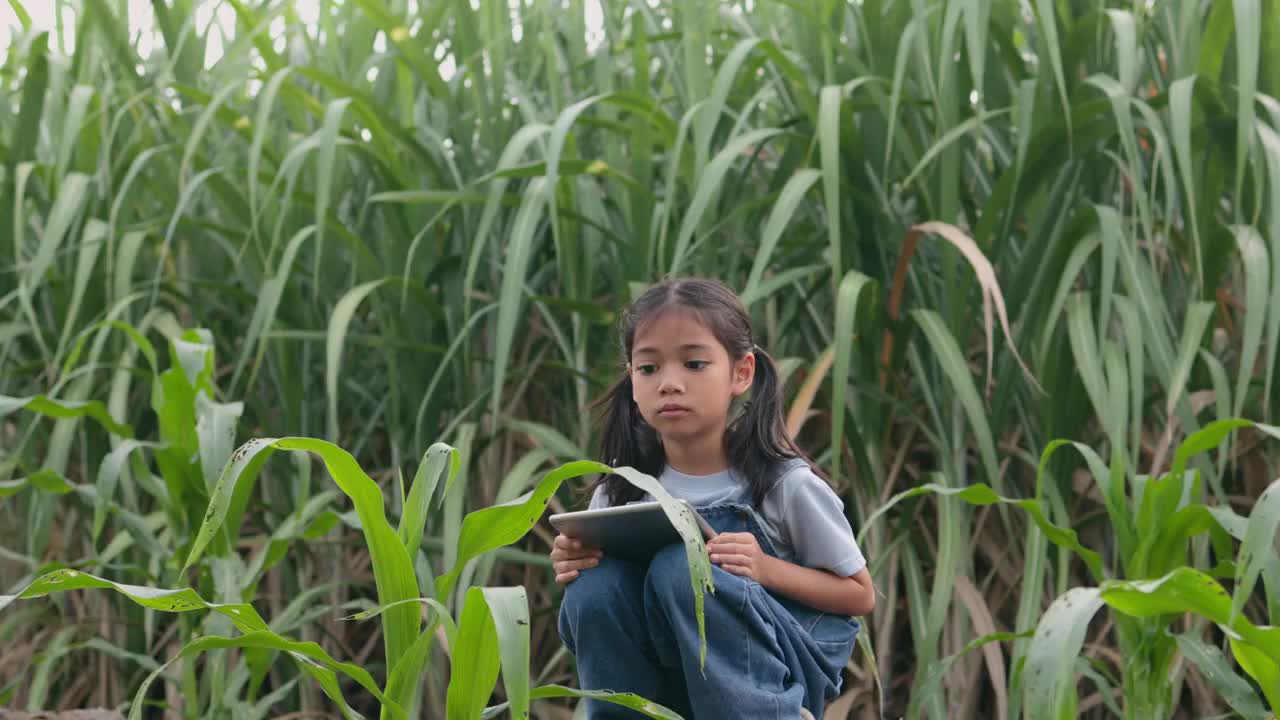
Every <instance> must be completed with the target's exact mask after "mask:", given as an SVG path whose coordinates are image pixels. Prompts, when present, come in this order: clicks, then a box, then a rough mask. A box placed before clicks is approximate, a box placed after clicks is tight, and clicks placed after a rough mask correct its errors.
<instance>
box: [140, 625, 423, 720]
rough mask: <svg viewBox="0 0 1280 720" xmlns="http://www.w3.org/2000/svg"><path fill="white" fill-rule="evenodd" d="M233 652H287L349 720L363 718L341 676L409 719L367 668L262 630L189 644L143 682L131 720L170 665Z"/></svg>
mask: <svg viewBox="0 0 1280 720" xmlns="http://www.w3.org/2000/svg"><path fill="white" fill-rule="evenodd" d="M232 648H240V649H246V650H247V649H260V650H277V651H284V652H287V653H288V654H289V655H290V657H292V658H293V660H294V661H295V662H296V663H297V665H298V669H299V670H301V671H302V672H304V673H306V674H307V675H308V676H309V677H311V678H312V679H313V680H315V681H316V682H318V683H319V684H320V687H321V688H322V689H323V690H324V692H325V694H326V695H328V696H329V698H330V699H331V700H333V701H334V702H336V703H338V705H339V707H341V708H342V709H343V711H344V712H345V713H346V714H348V715H349V716H354V717H360V715H359V714H358V713H356V712H355V711H354V710H352V709H351V708H350V707H349V706H348V705H347V703H346V701H345V700H344V699H343V697H342V690H341V689H340V687H339V685H338V677H337V674H338V673H339V672H341V673H342V674H344V675H346V676H347V677H350V678H351V679H353V680H355V681H356V682H357V683H359V684H360V686H361V687H363V688H364V689H365V690H367V691H369V693H370V694H371V695H373V696H374V697H375V698H377V699H378V701H379V702H381V703H383V707H384V708H385V709H388V710H390V711H391V713H392V716H393V717H396V718H404V717H405V714H404V711H403V710H402V709H401V708H400V707H399V706H398V705H396V704H395V703H393V702H391V700H390V698H388V697H387V696H385V695H384V694H383V693H382V691H381V690H379V689H378V685H377V683H375V682H374V681H373V678H372V677H371V676H370V675H369V673H368V672H366V671H365V670H364V669H363V668H361V667H359V666H357V665H352V664H350V663H343V662H338V661H337V660H334V659H333V658H332V657H330V656H329V654H328V653H326V652H325V651H324V649H323V648H321V647H320V646H319V645H317V644H316V643H313V642H297V641H293V640H289V639H287V638H284V637H281V636H279V635H277V634H275V633H273V632H271V631H269V630H258V631H253V632H247V633H245V634H244V635H242V636H240V637H235V638H228V637H218V636H207V637H202V638H198V639H196V640H192V641H191V642H189V643H187V644H186V645H185V646H184V647H183V648H182V651H181V652H180V653H179V654H178V655H177V656H176V657H173V658H171V659H170V660H169V661H168V662H166V663H165V664H164V665H162V666H161V667H160V669H158V670H156V671H154V672H152V673H151V674H150V675H148V676H147V678H146V680H144V681H143V682H142V685H141V686H140V687H139V688H138V692H137V694H136V695H134V698H133V704H132V706H131V707H130V708H129V720H141V718H142V717H143V710H144V708H145V707H146V703H145V700H146V696H147V692H148V691H149V690H150V689H151V684H152V683H154V682H155V680H156V678H158V677H159V676H160V674H161V673H163V672H164V671H165V670H166V669H167V668H168V667H169V665H171V664H172V663H174V662H176V661H178V660H181V659H184V658H190V657H194V656H196V655H199V654H200V653H204V652H209V651H210V650H228V649H232Z"/></svg>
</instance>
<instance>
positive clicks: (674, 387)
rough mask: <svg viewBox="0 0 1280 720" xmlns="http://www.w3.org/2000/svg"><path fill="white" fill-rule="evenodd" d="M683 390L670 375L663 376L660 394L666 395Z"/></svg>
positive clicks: (659, 389)
mask: <svg viewBox="0 0 1280 720" xmlns="http://www.w3.org/2000/svg"><path fill="white" fill-rule="evenodd" d="M682 389H683V388H682V387H681V386H680V383H679V381H677V379H676V378H674V377H672V376H671V375H670V374H664V375H663V376H662V381H661V382H659V383H658V392H660V393H662V394H664V395H665V394H668V393H673V392H680V391H682Z"/></svg>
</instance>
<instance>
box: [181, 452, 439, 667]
mask: <svg viewBox="0 0 1280 720" xmlns="http://www.w3.org/2000/svg"><path fill="white" fill-rule="evenodd" d="M277 449H279V450H295V451H304V452H309V453H314V454H316V455H319V456H320V458H321V459H322V460H323V461H324V464H325V468H326V469H327V470H328V471H329V475H330V477H332V478H333V481H334V483H336V484H337V485H338V488H339V489H340V490H342V492H343V493H345V494H346V495H347V497H349V498H351V500H352V502H353V504H354V505H355V509H356V514H357V516H358V517H359V518H360V524H361V529H362V531H363V533H364V539H365V543H366V544H367V547H368V549H369V555H370V558H371V560H372V564H373V575H374V582H375V584H376V585H377V588H378V602H379V603H381V604H384V605H386V604H390V603H393V602H396V601H399V600H406V599H409V598H414V597H417V594H418V593H417V582H416V581H415V579H414V572H413V563H412V562H411V561H410V559H409V555H408V553H407V552H406V551H405V547H404V544H403V543H402V542H401V541H400V537H399V535H397V534H396V531H395V530H393V529H392V528H391V525H390V524H389V523H388V522H387V518H386V514H385V511H384V509H383V497H382V491H381V490H380V489H379V488H378V485H377V483H375V482H374V481H373V479H372V478H370V477H369V476H368V475H367V474H365V472H364V470H362V469H361V468H360V466H359V464H357V463H356V461H355V458H353V457H352V456H351V454H350V453H348V452H347V451H345V450H343V449H342V448H339V447H337V446H336V445H333V444H331V443H327V442H325V441H323V440H315V439H312V438H300V437H293V438H281V439H274V438H254V439H252V440H249V441H248V442H246V443H244V444H243V445H241V446H240V448H239V449H238V450H236V452H235V453H234V454H232V456H231V461H230V462H228V463H227V465H226V467H225V468H223V470H222V475H221V477H220V478H219V479H218V484H217V486H215V487H214V490H213V493H212V495H211V496H210V499H209V508H208V510H207V511H206V512H205V516H204V521H203V522H202V523H201V525H200V529H199V530H198V531H197V533H196V537H195V540H194V541H193V542H192V546H191V553H190V554H189V555H188V556H187V560H186V563H185V565H184V567H183V571H184V572H185V571H186V568H189V567H191V566H192V565H193V564H194V563H195V562H196V561H197V560H198V559H199V558H200V555H201V553H203V552H204V550H205V548H206V547H208V545H209V542H210V541H211V540H212V539H213V537H214V534H215V533H217V532H219V531H220V530H221V528H222V527H223V525H224V523H226V522H227V519H228V518H227V514H228V509H229V507H230V505H231V499H232V495H233V493H237V492H240V493H244V492H246V491H244V490H238V486H240V485H242V484H243V485H246V486H247V485H251V484H252V483H253V481H254V480H255V479H256V477H257V474H258V471H259V470H260V469H261V468H262V465H263V464H264V463H265V462H266V460H267V459H268V458H269V457H270V456H271V455H272V454H273V453H274V452H275V451H276V450H277ZM237 526H238V523H237ZM419 624H420V623H419V618H418V613H417V612H416V610H415V608H412V607H409V606H407V605H401V606H397V607H396V608H394V609H393V610H390V611H388V612H387V613H386V614H385V616H384V618H383V638H384V640H385V643H386V656H387V667H389V668H393V669H394V668H395V666H396V663H397V662H398V661H399V660H400V658H401V657H402V656H403V655H404V654H405V652H406V651H407V650H408V649H409V646H410V645H411V644H412V643H413V642H414V638H415V637H417V635H418V626H419Z"/></svg>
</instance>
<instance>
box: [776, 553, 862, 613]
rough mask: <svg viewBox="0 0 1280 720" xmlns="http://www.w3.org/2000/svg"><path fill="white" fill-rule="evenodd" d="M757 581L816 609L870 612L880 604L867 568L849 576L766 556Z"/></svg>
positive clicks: (823, 610)
mask: <svg viewBox="0 0 1280 720" xmlns="http://www.w3.org/2000/svg"><path fill="white" fill-rule="evenodd" d="M762 559H763V566H762V567H761V570H763V572H762V573H761V575H760V577H758V578H756V582H758V583H760V584H761V585H763V586H765V588H767V589H769V590H772V591H774V592H776V593H779V594H781V595H786V596H787V597H789V598H791V599H793V600H798V601H800V602H802V603H804V604H805V605H808V606H809V607H811V608H814V609H815V610H821V611H822V612H825V613H831V614H833V615H858V616H861V615H869V614H870V613H871V611H872V610H874V609H875V607H876V590H875V587H874V586H873V585H872V584H871V573H869V572H867V569H866V568H863V569H861V570H859V571H858V572H856V573H854V574H853V575H851V576H849V577H842V576H840V575H836V574H835V573H832V572H827V571H826V570H815V569H813V568H807V567H804V566H803V565H796V564H794V563H789V562H787V561H786V560H781V559H779V558H776V557H773V556H772V555H764V556H762Z"/></svg>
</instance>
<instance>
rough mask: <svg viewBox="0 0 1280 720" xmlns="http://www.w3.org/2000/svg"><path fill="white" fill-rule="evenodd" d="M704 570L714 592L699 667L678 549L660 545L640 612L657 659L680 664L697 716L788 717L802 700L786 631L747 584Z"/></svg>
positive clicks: (755, 587) (707, 719)
mask: <svg viewBox="0 0 1280 720" xmlns="http://www.w3.org/2000/svg"><path fill="white" fill-rule="evenodd" d="M712 573H714V577H713V579H714V580H715V588H716V590H715V594H714V595H711V594H709V593H708V594H707V595H706V601H705V615H706V631H707V662H706V667H705V669H704V668H701V667H699V660H698V659H699V640H698V621H697V618H696V617H695V615H694V612H693V606H694V605H693V591H692V589H691V587H690V582H689V566H688V564H687V560H686V557H685V550H684V546H683V545H680V544H676V545H672V546H670V547H668V548H664V549H663V550H661V551H659V552H658V554H657V556H655V557H654V559H653V562H652V563H650V565H649V572H648V574H647V575H646V577H645V583H644V611H645V617H646V619H647V622H648V626H649V629H650V631H651V632H652V634H653V637H654V649H655V651H656V653H657V656H658V658H659V660H660V662H661V664H662V665H665V666H671V667H680V668H681V669H682V671H683V675H684V679H685V683H686V686H687V689H688V694H689V702H690V705H691V709H692V711H693V717H696V718H697V719H698V720H715V719H716V718H725V719H726V720H729V719H732V720H756V719H760V720H763V719H765V718H767V719H768V720H775V719H777V718H785V720H795V719H796V718H798V717H800V707H801V706H802V705H805V704H808V703H805V683H804V678H803V677H799V676H798V673H797V672H795V670H796V668H794V667H792V663H791V662H789V661H790V660H791V659H792V658H789V657H788V655H790V653H789V652H786V651H784V645H787V644H788V643H787V638H785V637H782V638H780V637H779V633H787V632H788V630H789V628H787V627H778V625H779V623H778V622H777V619H776V618H775V617H774V615H773V612H772V608H771V606H769V605H768V603H769V602H774V601H773V600H772V598H771V597H770V596H769V594H768V593H767V592H766V591H765V589H764V588H763V587H761V586H760V585H759V584H758V583H756V582H754V581H751V580H747V579H744V578H741V577H738V576H736V575H733V574H731V573H728V572H726V571H724V570H721V569H720V568H718V567H713V568H712ZM783 612H785V610H784V611H783ZM780 640H781V642H780Z"/></svg>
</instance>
